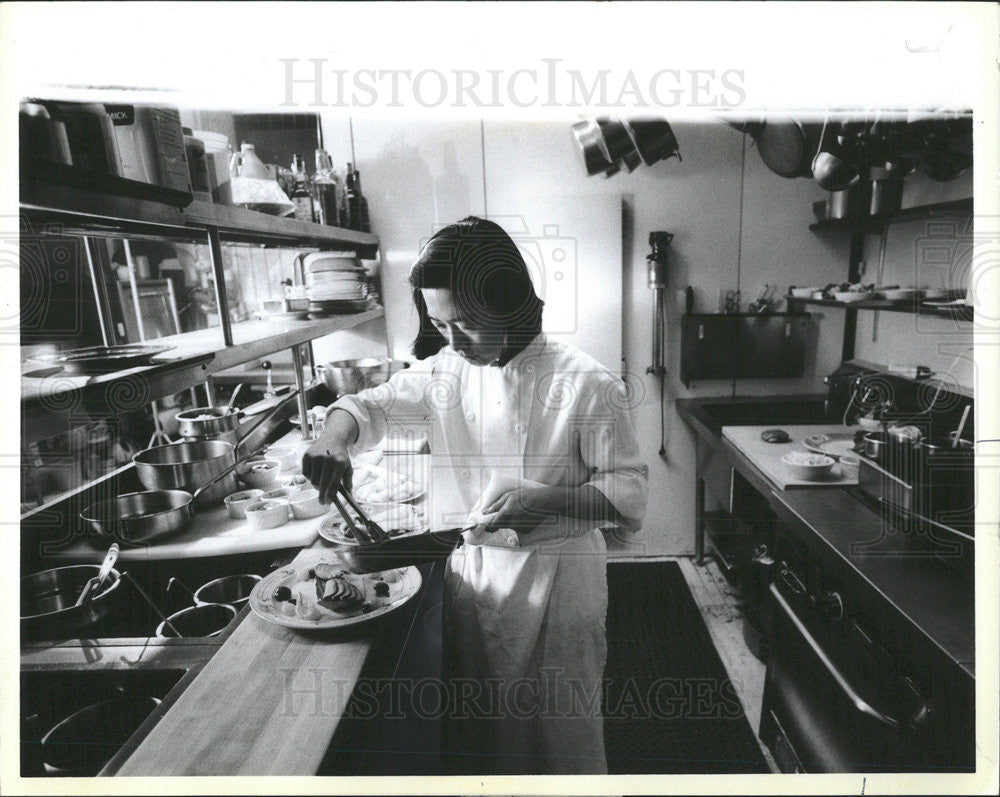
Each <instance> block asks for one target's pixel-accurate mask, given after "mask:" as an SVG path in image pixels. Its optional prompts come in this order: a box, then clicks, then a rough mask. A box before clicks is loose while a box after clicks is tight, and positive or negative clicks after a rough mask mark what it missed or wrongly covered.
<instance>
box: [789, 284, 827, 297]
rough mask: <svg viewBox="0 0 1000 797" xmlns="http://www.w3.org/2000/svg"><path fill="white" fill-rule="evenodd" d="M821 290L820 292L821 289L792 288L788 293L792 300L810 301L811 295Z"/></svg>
mask: <svg viewBox="0 0 1000 797" xmlns="http://www.w3.org/2000/svg"><path fill="white" fill-rule="evenodd" d="M821 290H822V288H816V287H812V288H792V289H791V290H790V293H791V295H792V298H793V299H811V298H812V295H813V294H814V293H816V291H821Z"/></svg>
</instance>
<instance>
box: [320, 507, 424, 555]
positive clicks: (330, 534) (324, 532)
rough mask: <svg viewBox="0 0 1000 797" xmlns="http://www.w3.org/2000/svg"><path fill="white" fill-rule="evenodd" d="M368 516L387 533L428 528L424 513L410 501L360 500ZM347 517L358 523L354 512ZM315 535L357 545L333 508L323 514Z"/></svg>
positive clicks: (339, 543)
mask: <svg viewBox="0 0 1000 797" xmlns="http://www.w3.org/2000/svg"><path fill="white" fill-rule="evenodd" d="M361 508H362V509H363V510H364V511H365V514H367V515H368V518H369V519H370V520H373V521H374V522H375V523H378V525H379V526H381V527H382V530H383V531H385V532H386V533H387V534H388V535H389V536H390V537H401V536H402V535H404V534H422V533H424V532H427V531H430V528H431V527H430V523H429V522H428V520H427V516H426V515H425V514H424V513H423V512H421V511H420V510H419V509H417V508H416V507H413V506H411V505H410V504H364V505H362V507H361ZM351 520H353V521H354V522H355V523H356V524H358V525H360V523H361V521H360V520H359V518H358V517H357V515H355V514H353V513H352V514H351ZM319 536H320V537H322V538H323V539H324V540H327V541H329V542H332V543H334V544H336V545H358V544H359V543H358V541H357V540H356V539H355V538H354V534H353V533H352V532H351V529H350V527H349V526H348V525H347V523H346V522H344V518H343V517H342V516H341V514H340V512H338V511H337V510H336V509H334V511H333V512H331V513H330V514H329V516H327V517H325V518H323V522H322V523H320V525H319Z"/></svg>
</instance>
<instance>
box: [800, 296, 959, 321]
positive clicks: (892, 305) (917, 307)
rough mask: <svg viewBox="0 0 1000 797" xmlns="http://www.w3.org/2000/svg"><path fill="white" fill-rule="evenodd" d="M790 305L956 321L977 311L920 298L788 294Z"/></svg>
mask: <svg viewBox="0 0 1000 797" xmlns="http://www.w3.org/2000/svg"><path fill="white" fill-rule="evenodd" d="M785 299H786V300H787V301H788V303H789V306H791V305H792V304H793V303H794V304H795V305H814V306H818V307H839V308H841V309H843V310H885V311H887V312H890V313H909V314H910V315H926V316H934V317H936V318H949V319H952V320H954V321H970V322H971V321H975V311H974V310H973V308H972V307H971V306H970V305H965V304H953V305H949V306H947V307H941V306H933V305H926V304H923V303H922V302H921V301H920V300H916V301H914V300H907V301H902V302H890V301H889V300H887V299H871V300H868V301H860V302H838V301H835V300H833V299H796V298H794V297H792V296H786V297H785Z"/></svg>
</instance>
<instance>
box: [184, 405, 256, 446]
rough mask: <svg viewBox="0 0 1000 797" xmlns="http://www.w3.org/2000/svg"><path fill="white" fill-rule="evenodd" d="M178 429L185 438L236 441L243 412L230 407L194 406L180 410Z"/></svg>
mask: <svg viewBox="0 0 1000 797" xmlns="http://www.w3.org/2000/svg"><path fill="white" fill-rule="evenodd" d="M175 417H176V419H177V431H178V433H179V434H180V435H181V437H183V438H184V439H185V440H188V441H198V440H215V439H222V440H226V441H228V442H230V443H234V444H235V443H236V430H237V429H238V428H239V425H240V418H241V417H242V413H241V411H240V410H239V409H237V408H235V407H234V408H232V409H230V408H229V407H194V408H193V409H190V410H184V411H183V412H178V413H177V415H176V416H175Z"/></svg>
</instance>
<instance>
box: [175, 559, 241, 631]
mask: <svg viewBox="0 0 1000 797" xmlns="http://www.w3.org/2000/svg"><path fill="white" fill-rule="evenodd" d="M260 578H261V577H260V576H258V575H255V574H253V573H237V574H236V575H232V576H223V577H222V578H216V579H213V580H212V581H209V582H208V583H207V584H202V585H201V586H200V587H198V589H196V590H195V591H194V602H195V605H197V606H204V605H208V604H214V603H222V604H228V605H230V606H233V607H234V608H236V609H237V610H238V609H241V608H242V607H243V604H245V603H246V602H247V601H248V600H250V593H251V592H252V591H253V588H254V587H255V586H256V585H257V582H258V581H260ZM178 630H180V629H178Z"/></svg>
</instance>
